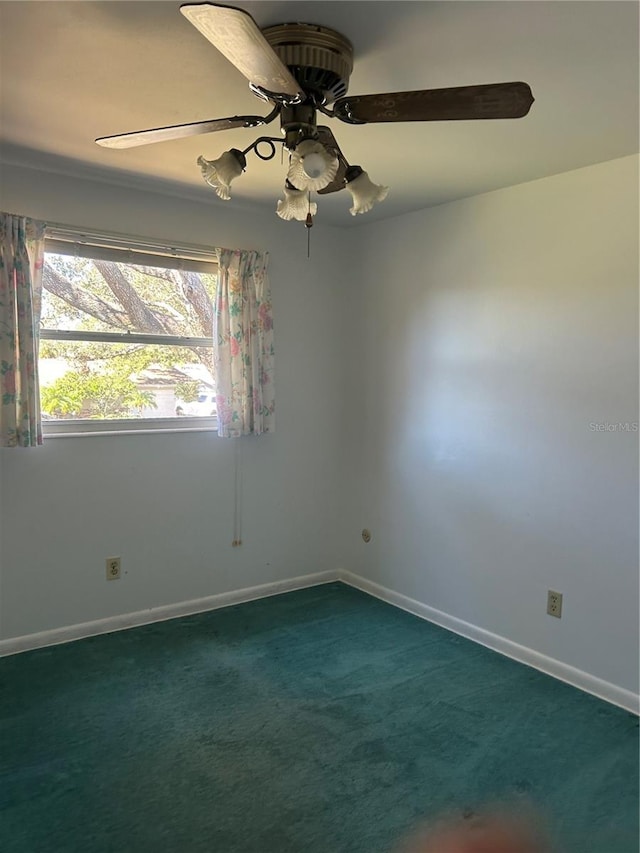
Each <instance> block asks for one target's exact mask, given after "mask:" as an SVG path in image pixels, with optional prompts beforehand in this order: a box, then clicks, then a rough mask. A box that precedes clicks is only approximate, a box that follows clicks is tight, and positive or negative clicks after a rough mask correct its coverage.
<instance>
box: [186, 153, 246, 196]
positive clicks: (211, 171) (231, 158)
mask: <svg viewBox="0 0 640 853" xmlns="http://www.w3.org/2000/svg"><path fill="white" fill-rule="evenodd" d="M246 165H247V160H246V158H245V156H244V154H243V153H242V151H238V149H237V148H232V149H231V150H230V151H225V152H224V154H222V155H221V156H220V157H218V159H217V160H205V158H204V157H198V166H200V171H201V172H202V177H203V178H204V179H205V181H206V182H207V183H208V184H209V186H210V187H213V189H214V190H215V191H216V193H217V195H218V196H219V197H220V198H221V199H224V201H229V199H230V198H231V192H230V187H231V181H233V179H234V178H237V177H239V175H241V174H242V172H243V170H244V167H245V166H246Z"/></svg>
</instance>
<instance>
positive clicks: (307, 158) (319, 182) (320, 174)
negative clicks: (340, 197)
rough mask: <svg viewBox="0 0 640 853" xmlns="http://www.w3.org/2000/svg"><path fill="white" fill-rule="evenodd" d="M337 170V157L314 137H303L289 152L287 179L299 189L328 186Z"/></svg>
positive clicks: (318, 188) (316, 188)
mask: <svg viewBox="0 0 640 853" xmlns="http://www.w3.org/2000/svg"><path fill="white" fill-rule="evenodd" d="M337 171H338V158H337V157H334V156H333V154H330V153H329V152H328V151H327V150H326V148H325V147H324V145H322V143H320V142H316V141H315V140H314V139H305V140H304V141H303V142H301V143H300V144H299V145H298V146H297V147H296V148H295V150H294V151H292V152H291V161H290V163H289V173H288V175H287V180H288V181H289V182H290V183H292V184H293V186H294V187H296V188H297V189H299V190H321V189H324V187H328V186H329V184H330V183H331V181H332V180H333V179H334V178H335V176H336V173H337Z"/></svg>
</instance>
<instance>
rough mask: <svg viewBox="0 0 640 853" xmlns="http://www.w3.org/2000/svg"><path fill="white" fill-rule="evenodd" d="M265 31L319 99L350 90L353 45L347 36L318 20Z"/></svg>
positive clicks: (324, 101) (325, 100)
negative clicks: (314, 22) (320, 24)
mask: <svg viewBox="0 0 640 853" xmlns="http://www.w3.org/2000/svg"><path fill="white" fill-rule="evenodd" d="M262 34H263V35H264V37H265V38H266V40H267V41H268V42H269V44H270V46H271V47H272V48H273V50H274V51H275V52H276V54H277V55H278V57H279V58H280V59H281V60H282V62H284V64H285V65H286V66H287V67H288V68H289V70H290V71H291V73H292V74H293V76H294V77H295V79H296V81H297V82H298V83H299V84H300V87H301V88H302V89H303V90H304V91H305V92H307V93H309V94H311V95H312V96H313V97H314V99H315V100H316V101H317V102H318V103H320V104H323V105H324V104H330V103H332V102H333V101H335V100H337V99H338V98H342V97H343V96H344V95H346V94H347V88H348V86H349V77H350V76H351V72H352V70H353V46H352V44H351V42H350V41H349V40H348V39H347V38H345V36H343V35H341V34H340V33H338V32H336V30H332V29H329V28H328V27H321V26H319V25H316V24H276V25H275V26H273V27H267V28H266V29H264V30H262Z"/></svg>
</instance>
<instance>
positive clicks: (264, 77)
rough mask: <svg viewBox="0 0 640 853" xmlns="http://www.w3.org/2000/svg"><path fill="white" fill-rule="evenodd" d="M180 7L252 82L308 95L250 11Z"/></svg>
mask: <svg viewBox="0 0 640 853" xmlns="http://www.w3.org/2000/svg"><path fill="white" fill-rule="evenodd" d="M180 11H181V12H182V14H183V15H184V16H185V18H186V19H187V20H188V21H189V23H191V24H193V26H194V27H195V28H196V29H197V30H199V31H200V32H201V33H202V35H203V36H204V37H205V38H206V39H208V40H209V41H210V42H211V44H212V45H214V47H217V48H218V50H219V51H220V53H221V54H222V55H223V56H225V57H226V58H227V59H228V60H229V62H231V63H233V65H235V67H236V68H237V69H238V71H240V72H241V73H242V74H244V76H245V77H246V78H247V80H249V82H250V83H253V84H254V85H256V86H259V87H260V89H262V90H264V92H265V93H274V94H278V95H287V96H289V100H292V101H296V100H302V99H304V93H303V92H302V91H301V90H300V86H299V85H298V84H297V82H296V80H295V78H294V77H293V75H292V74H291V72H290V71H289V69H288V68H287V66H286V65H285V64H284V63H283V62H282V61H281V60H280V58H279V57H278V55H277V54H276V53H275V51H274V50H273V48H272V47H271V45H270V44H269V42H268V41H267V40H266V38H265V37H264V36H263V35H262V33H261V32H260V29H259V27H258V25H257V24H256V22H255V21H254V20H253V18H252V17H251V15H249V14H248V13H247V12H244V11H243V10H242V9H234V8H233V7H232V6H217V5H215V4H214V3H197V4H194V5H185V6H181V7H180Z"/></svg>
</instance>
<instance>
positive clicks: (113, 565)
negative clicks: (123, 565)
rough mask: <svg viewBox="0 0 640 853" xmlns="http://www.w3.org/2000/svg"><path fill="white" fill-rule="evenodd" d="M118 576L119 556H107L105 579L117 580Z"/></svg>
mask: <svg viewBox="0 0 640 853" xmlns="http://www.w3.org/2000/svg"><path fill="white" fill-rule="evenodd" d="M119 577H120V557H107V580H108V581H117V580H118V579H119Z"/></svg>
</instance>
